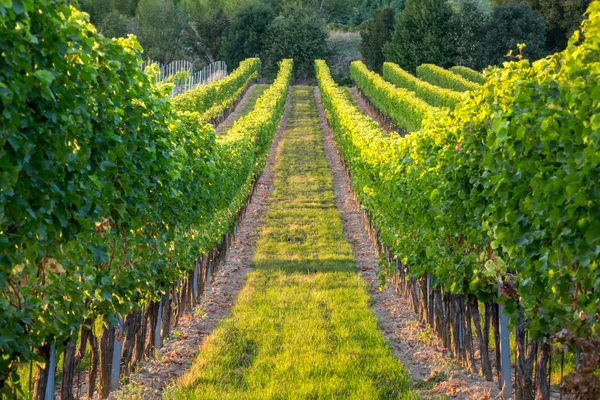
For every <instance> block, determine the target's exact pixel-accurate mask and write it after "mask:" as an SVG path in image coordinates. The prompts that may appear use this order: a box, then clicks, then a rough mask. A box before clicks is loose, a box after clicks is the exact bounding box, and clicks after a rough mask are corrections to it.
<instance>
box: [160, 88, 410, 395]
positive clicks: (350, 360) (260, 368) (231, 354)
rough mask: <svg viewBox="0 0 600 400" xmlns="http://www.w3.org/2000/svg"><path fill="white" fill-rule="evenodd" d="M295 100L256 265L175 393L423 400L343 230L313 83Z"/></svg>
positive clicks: (295, 91) (299, 91)
mask: <svg viewBox="0 0 600 400" xmlns="http://www.w3.org/2000/svg"><path fill="white" fill-rule="evenodd" d="M292 101H293V103H292V104H293V106H292V111H291V115H290V119H289V121H288V124H287V129H286V130H285V131H284V133H283V139H282V141H281V145H280V148H279V155H278V159H277V162H276V165H275V180H274V185H275V191H274V192H273V194H272V195H271V198H270V200H269V209H268V211H267V213H266V214H265V217H264V225H263V228H262V231H261V235H260V237H259V239H258V243H257V248H256V252H255V256H254V262H253V267H254V269H253V271H252V272H251V273H249V274H248V277H247V282H246V285H245V286H244V288H243V289H242V291H241V292H240V294H239V296H238V299H237V303H236V305H235V306H234V307H233V309H232V314H231V316H230V317H228V318H227V319H225V320H224V321H223V322H222V323H221V325H220V326H219V327H218V328H217V329H216V330H215V331H214V333H213V334H212V336H211V337H210V338H209V339H208V340H207V341H206V342H205V345H204V346H203V349H202V351H201V352H200V354H199V356H198V358H197V359H196V361H195V362H194V364H193V366H192V368H191V369H190V371H189V372H188V373H187V374H186V376H185V377H184V378H183V379H182V380H181V381H180V382H179V386H177V387H175V388H173V390H171V392H170V394H169V397H171V398H183V399H200V398H201V399H288V398H293V399H317V398H319V399H320V398H327V399H331V398H336V399H339V398H352V399H397V398H402V399H413V398H416V396H415V395H414V394H412V392H411V391H410V388H409V386H410V384H409V378H408V375H407V373H406V371H405V369H404V368H403V367H402V366H401V365H400V364H399V363H398V361H397V360H395V359H394V357H393V356H392V354H391V351H390V349H389V348H388V346H387V345H386V343H385V341H384V339H383V337H382V336H381V334H380V332H379V331H378V328H377V322H376V319H375V316H374V315H373V314H372V312H371V310H370V308H369V302H370V298H369V295H368V292H367V287H366V285H365V283H364V280H363V279H362V278H361V277H360V276H359V275H358V273H357V271H356V263H355V260H354V257H353V254H352V249H351V246H350V244H349V243H348V242H347V241H346V239H345V238H344V235H343V230H342V222H341V219H340V215H339V213H338V211H337V209H336V204H335V196H334V192H333V188H332V178H331V173H330V171H329V168H328V166H327V162H326V159H325V155H324V152H323V144H322V135H321V131H320V128H319V123H318V117H317V109H316V103H315V99H314V89H313V88H312V87H307V86H297V87H295V88H294V89H293V93H292Z"/></svg>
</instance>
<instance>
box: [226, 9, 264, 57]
mask: <svg viewBox="0 0 600 400" xmlns="http://www.w3.org/2000/svg"><path fill="white" fill-rule="evenodd" d="M274 18H275V13H274V12H273V9H272V8H271V7H269V6H268V5H266V4H265V3H262V2H259V1H251V2H248V3H245V4H243V5H242V6H241V7H240V8H239V9H238V10H237V12H236V13H235V14H234V15H233V17H232V19H231V25H230V27H229V31H228V32H227V35H226V36H225V39H224V42H223V47H222V51H221V58H223V59H224V60H225V62H227V64H228V65H229V67H230V68H234V67H235V66H236V65H237V64H238V63H239V62H240V61H242V60H244V59H246V58H248V57H256V56H258V55H262V53H263V51H264V47H265V46H264V44H265V34H266V32H267V27H268V26H269V24H270V23H271V22H272V21H273V19H274Z"/></svg>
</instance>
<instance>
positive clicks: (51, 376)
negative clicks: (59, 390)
mask: <svg viewBox="0 0 600 400" xmlns="http://www.w3.org/2000/svg"><path fill="white" fill-rule="evenodd" d="M55 375H56V343H53V344H52V345H51V346H50V359H49V362H48V381H47V383H46V393H45V396H44V399H45V400H54V384H55Z"/></svg>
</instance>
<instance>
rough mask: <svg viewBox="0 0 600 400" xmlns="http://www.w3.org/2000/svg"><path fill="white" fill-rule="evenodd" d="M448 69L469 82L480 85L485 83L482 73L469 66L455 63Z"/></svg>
mask: <svg viewBox="0 0 600 400" xmlns="http://www.w3.org/2000/svg"><path fill="white" fill-rule="evenodd" d="M450 71H452V72H454V73H455V74H458V75H460V76H462V77H463V78H465V79H466V80H469V81H471V82H474V83H478V84H480V85H483V84H484V83H485V77H484V76H483V74H482V73H480V72H477V71H475V70H474V69H471V68H469V67H464V66H462V65H455V66H454V67H452V68H450Z"/></svg>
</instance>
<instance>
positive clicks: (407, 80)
mask: <svg viewBox="0 0 600 400" xmlns="http://www.w3.org/2000/svg"><path fill="white" fill-rule="evenodd" d="M383 78H384V79H385V80H386V81H388V82H391V83H393V84H394V85H396V86H397V87H399V88H404V89H407V90H410V91H411V92H414V93H415V95H416V96H417V97H418V98H419V99H421V100H424V101H426V102H427V103H429V105H431V106H434V107H448V108H450V109H454V106H455V105H456V103H458V102H459V101H460V99H461V97H462V96H461V93H460V92H455V91H454V90H451V89H444V88H443V87H440V86H436V85H432V84H431V83H429V82H425V81H422V80H421V79H419V78H417V77H416V76H414V75H412V74H411V73H409V72H407V71H405V70H403V69H402V68H400V67H399V66H398V65H396V64H393V63H389V62H386V63H384V64H383Z"/></svg>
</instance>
